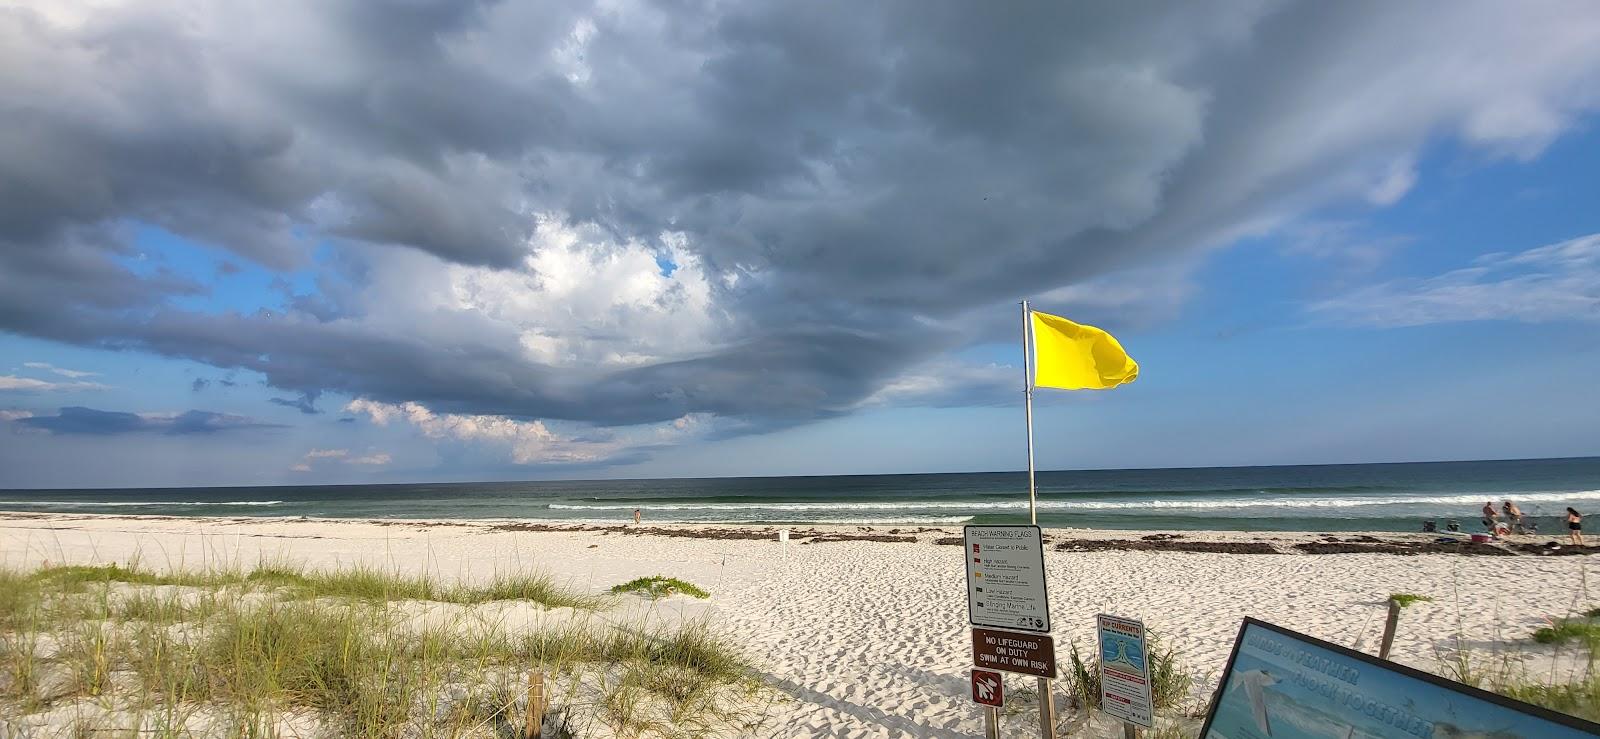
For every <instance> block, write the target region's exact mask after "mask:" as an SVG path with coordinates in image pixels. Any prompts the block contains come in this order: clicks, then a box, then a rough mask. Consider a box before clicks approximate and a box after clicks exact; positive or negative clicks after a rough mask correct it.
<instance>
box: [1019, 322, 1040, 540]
mask: <svg viewBox="0 0 1600 739" xmlns="http://www.w3.org/2000/svg"><path fill="white" fill-rule="evenodd" d="M1032 319H1033V316H1032V315H1031V311H1029V310H1028V301H1026V300H1024V301H1022V405H1023V407H1024V408H1026V409H1027V411H1026V413H1027V416H1028V523H1031V524H1033V525H1034V526H1038V525H1039V508H1038V504H1037V503H1036V502H1035V500H1034V484H1033V372H1032V367H1031V364H1032V361H1033V342H1031V341H1029V340H1028V339H1029V334H1030V333H1031V332H1032V326H1031V325H1030V324H1032V323H1033V320H1032Z"/></svg>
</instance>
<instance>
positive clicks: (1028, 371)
mask: <svg viewBox="0 0 1600 739" xmlns="http://www.w3.org/2000/svg"><path fill="white" fill-rule="evenodd" d="M1032 335H1033V312H1032V311H1030V310H1028V301H1026V300H1024V301H1022V405H1023V407H1024V408H1025V409H1027V410H1026V413H1027V418H1028V523H1031V524H1033V525H1034V526H1038V525H1039V504H1038V501H1037V500H1036V494H1035V492H1034V491H1035V486H1034V482H1033V367H1032V364H1033V342H1032V341H1031V340H1030V339H1031V338H1032ZM1039 736H1040V737H1042V738H1043V739H1055V736H1056V701H1055V694H1054V692H1053V691H1051V690H1050V678H1047V677H1041V678H1039Z"/></svg>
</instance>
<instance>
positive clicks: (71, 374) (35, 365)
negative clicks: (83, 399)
mask: <svg viewBox="0 0 1600 739" xmlns="http://www.w3.org/2000/svg"><path fill="white" fill-rule="evenodd" d="M22 366H24V367H28V368H30V369H40V370H48V371H50V372H54V373H56V374H58V375H61V376H62V377H67V378H71V379H73V380H77V379H81V378H84V377H94V376H96V375H98V374H100V373H99V372H84V371H82V370H73V369H65V368H62V367H57V366H55V365H51V364H47V363H45V362H23V363H22Z"/></svg>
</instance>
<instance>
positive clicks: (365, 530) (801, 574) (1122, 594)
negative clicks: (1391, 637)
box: [0, 516, 1600, 737]
mask: <svg viewBox="0 0 1600 739" xmlns="http://www.w3.org/2000/svg"><path fill="white" fill-rule="evenodd" d="M236 521H238V520H237V519H234V520H199V519H133V518H121V517H106V518H101V517H92V518H91V517H65V516H48V517H42V518H26V519H19V518H6V519H0V562H3V563H5V564H7V565H10V566H33V565H37V564H39V563H41V562H43V561H46V560H48V561H51V562H63V561H66V562H88V561H102V562H104V561H127V560H128V559H129V558H130V557H133V556H138V557H139V558H140V559H141V561H142V562H143V563H144V564H145V565H147V566H150V567H163V566H168V565H170V566H188V567H196V566H201V565H202V564H204V563H217V562H221V563H226V564H244V565H246V566H248V565H249V564H251V563H253V562H255V561H256V560H257V559H258V558H261V557H267V558H269V559H270V558H289V559H293V560H296V561H299V562H303V563H306V564H308V565H312V566H331V565H336V564H348V563H354V562H365V563H374V564H383V565H385V566H393V567H396V568H399V569H402V570H407V571H429V572H433V573H436V574H439V575H442V576H445V577H456V578H462V579H468V580H475V579H482V578H486V577H489V576H490V575H492V574H493V573H494V572H496V571H500V570H505V569H507V568H512V567H540V568H544V569H546V570H549V571H551V572H552V573H554V574H555V575H556V576H557V577H558V578H559V579H561V580H564V581H566V582H569V583H570V584H572V585H574V586H577V587H582V588H586V589H589V590H595V591H598V590H602V589H604V588H606V587H609V586H610V585H612V584H615V583H617V582H621V581H624V580H627V579H630V578H632V577H637V576H641V575H650V574H667V575H673V576H678V577H684V578H687V579H689V580H691V581H693V582H696V583H698V584H702V585H704V586H706V587H707V588H708V589H710V590H711V591H712V592H713V597H712V599H711V600H710V601H709V602H706V603H702V602H698V601H692V600H689V599H683V598H675V599H672V600H671V601H669V602H666V603H664V604H662V608H663V609H664V610H666V611H671V612H673V613H674V614H675V615H681V616H684V617H692V616H697V615H706V616H707V617H709V618H711V619H713V620H714V622H716V623H718V624H719V625H720V626H721V628H723V629H725V630H726V632H727V633H728V634H729V635H730V636H732V637H733V638H735V639H736V640H738V641H739V642H740V643H742V644H744V645H745V647H746V649H747V651H748V653H749V654H750V655H751V656H753V657H754V658H755V659H756V660H757V661H758V662H759V663H760V664H761V666H762V668H763V669H764V671H765V672H766V673H767V674H768V675H769V676H770V677H771V679H772V681H773V683H774V684H776V685H777V686H779V687H780V688H781V689H782V690H783V691H785V692H786V693H787V694H788V695H789V696H790V697H791V698H792V700H788V701H785V702H783V703H781V704H780V705H779V706H778V707H777V708H776V709H775V710H776V711H777V714H776V715H775V716H774V722H773V724H772V728H771V730H770V732H769V734H770V736H774V737H792V736H819V737H821V736H841V737H897V736H922V737H956V736H973V735H978V734H981V726H980V722H979V714H978V712H977V711H976V710H975V709H974V708H973V706H972V705H971V703H970V702H969V701H968V699H967V694H966V693H967V683H966V680H967V660H968V648H969V641H968V635H967V634H968V632H967V624H966V611H965V586H964V574H963V570H962V563H961V549H960V547H956V546H939V545H934V544H932V543H930V542H931V539H932V538H934V537H936V536H938V534H924V535H923V537H922V538H923V540H922V541H920V542H918V543H913V544H903V543H878V542H835V543H820V544H791V545H790V546H789V547H788V549H787V551H786V550H785V549H784V548H783V547H782V546H781V545H779V544H777V543H776V542H775V541H729V540H706V539H679V538H667V537H658V536H623V535H620V534H604V533H597V532H562V533H554V532H491V531H488V530H487V527H486V526H482V525H472V526H422V525H377V524H373V523H363V522H325V521H285V520H278V519H268V520H256V521H244V522H236ZM951 533H956V532H954V531H952V532H951ZM1074 535H1075V536H1077V535H1083V534H1079V533H1077V532H1075V533H1074ZM1128 535H1129V533H1128V532H1117V533H1116V534H1115V536H1128ZM1200 536H1202V535H1195V538H1200ZM1203 536H1205V537H1206V538H1212V539H1229V538H1235V539H1236V538H1240V537H1241V536H1243V535H1229V534H1207V535H1203ZM1251 538H1253V537H1251ZM1596 563H1600V557H1595V556H1578V557H1465V556H1457V555H1420V556H1391V555H1375V554H1339V555H1316V556H1312V555H1237V554H1195V553H1182V552H1121V551H1102V552H1082V553H1073V552H1060V553H1057V552H1052V553H1051V554H1050V555H1049V557H1048V558H1047V568H1048V570H1049V573H1050V589H1051V596H1052V604H1051V605H1052V609H1053V617H1054V619H1055V621H1056V623H1057V631H1056V642H1057V644H1058V646H1059V649H1058V651H1059V654H1060V658H1061V660H1062V661H1063V663H1064V662H1065V660H1066V654H1067V647H1068V645H1069V644H1070V643H1071V642H1072V641H1073V640H1074V639H1076V640H1078V641H1080V642H1082V643H1084V644H1088V643H1089V640H1090V639H1091V638H1092V634H1091V631H1092V627H1093V614H1094V613H1096V612H1098V611H1108V612H1113V613H1118V614H1121V615H1126V616H1132V617H1137V618H1142V619H1144V620H1145V621H1146V622H1147V623H1148V624H1149V625H1150V626H1151V627H1152V628H1153V629H1155V630H1157V631H1159V632H1160V633H1162V634H1164V635H1165V636H1166V638H1167V639H1168V642H1169V643H1170V644H1171V645H1172V646H1174V647H1176V648H1177V650H1178V651H1179V652H1180V654H1182V655H1183V659H1184V661H1185V662H1186V663H1187V664H1188V666H1189V667H1190V668H1191V670H1192V671H1193V672H1194V673H1195V674H1196V675H1202V676H1203V675H1205V674H1208V673H1209V674H1214V673H1215V672H1218V671H1220V669H1221V667H1222V665H1223V662H1224V661H1225V660H1226V657H1227V653H1228V650H1229V648H1230V646H1231V643H1232V640H1233V636H1234V633H1235V631H1236V630H1237V629H1238V625H1239V619H1241V618H1242V617H1244V616H1246V615H1250V616H1255V617H1257V618H1262V619H1265V620H1268V621H1272V622H1275V623H1278V624H1281V625H1284V626H1287V627H1289V628H1293V629H1297V630H1301V631H1304V632H1306V633H1309V634H1312V635H1314V636H1318V637H1322V638H1324V639H1328V640H1330V641H1335V642H1338V643H1342V644H1347V645H1360V646H1361V647H1363V648H1367V649H1374V648H1375V647H1374V646H1373V644H1374V643H1375V641H1376V639H1377V633H1378V630H1379V629H1380V628H1381V625H1382V616H1383V600H1384V598H1385V597H1386V596H1387V595H1388V594H1389V593H1392V592H1412V593H1420V594H1426V595H1432V596H1435V597H1437V598H1438V601H1437V602H1434V603H1423V604H1419V605H1416V606H1413V607H1412V608H1410V609H1408V610H1407V612H1406V614H1405V618H1404V620H1403V623H1402V629H1401V631H1400V636H1399V638H1398V639H1397V641H1396V648H1395V654H1396V658H1397V659H1399V660H1401V661H1403V662H1407V663H1410V664H1413V665H1415V666H1418V667H1421V668H1423V669H1429V670H1437V669H1438V660H1437V655H1438V652H1437V650H1438V649H1439V648H1442V647H1444V646H1447V645H1448V644H1449V643H1451V642H1452V640H1453V637H1454V636H1455V635H1456V634H1457V633H1459V634H1461V635H1462V636H1463V637H1464V638H1465V639H1466V640H1467V642H1469V643H1470V644H1472V645H1473V646H1475V647H1478V648H1486V647H1488V646H1490V645H1492V644H1493V643H1495V641H1496V640H1497V639H1504V638H1512V637H1516V638H1522V637H1525V636H1526V635H1527V634H1528V633H1529V632H1530V631H1531V630H1532V629H1533V628H1536V627H1537V626H1539V625H1542V624H1543V622H1544V618H1545V617H1547V616H1551V615H1562V614H1567V613H1570V612H1571V611H1572V610H1573V608H1574V607H1575V606H1581V607H1589V606H1592V605H1596V604H1597V603H1600V597H1596V598H1594V599H1589V598H1586V597H1583V596H1581V594H1580V593H1581V589H1582V587H1583V585H1582V583H1583V582H1584V578H1585V574H1586V571H1587V570H1588V569H1591V568H1592V567H1593V566H1594V565H1595V564H1596ZM1545 664H1546V663H1544V662H1536V663H1534V665H1533V666H1534V667H1535V668H1536V669H1541V670H1542V669H1544V665H1545ZM1025 682H1031V681H1024V680H1021V679H1018V680H1013V681H1011V682H1010V683H1008V690H1016V689H1017V688H1021V687H1023V685H1024V684H1025ZM1060 700H1061V699H1060V698H1058V701H1060ZM1028 723H1029V721H1028V720H1027V717H1025V716H1018V717H1016V718H1014V719H1012V720H1011V721H1010V722H1009V725H1008V727H1007V728H1008V729H1009V730H1008V731H1007V734H1008V735H1016V736H1025V735H1027V734H1026V729H1027V725H1028Z"/></svg>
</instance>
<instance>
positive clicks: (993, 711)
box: [983, 706, 1000, 739]
mask: <svg viewBox="0 0 1600 739" xmlns="http://www.w3.org/2000/svg"><path fill="white" fill-rule="evenodd" d="M983 739H1000V709H998V708H995V707H994V706H984V708H983Z"/></svg>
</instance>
